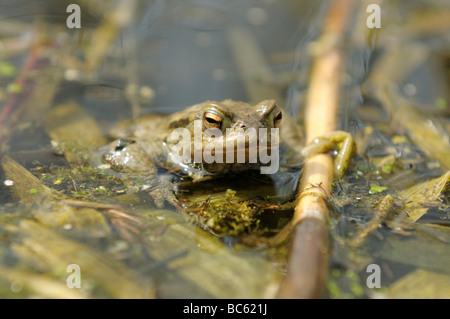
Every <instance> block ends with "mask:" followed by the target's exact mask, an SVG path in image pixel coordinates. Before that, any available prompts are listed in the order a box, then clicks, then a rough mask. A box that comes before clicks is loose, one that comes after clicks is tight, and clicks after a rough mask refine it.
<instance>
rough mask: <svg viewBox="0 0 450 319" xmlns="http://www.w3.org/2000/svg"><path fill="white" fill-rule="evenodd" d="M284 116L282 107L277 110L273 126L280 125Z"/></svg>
mask: <svg viewBox="0 0 450 319" xmlns="http://www.w3.org/2000/svg"><path fill="white" fill-rule="evenodd" d="M282 118H283V114H282V113H281V110H280V109H278V108H277V109H276V110H275V115H274V117H273V126H274V127H278V126H280V123H281V119H282Z"/></svg>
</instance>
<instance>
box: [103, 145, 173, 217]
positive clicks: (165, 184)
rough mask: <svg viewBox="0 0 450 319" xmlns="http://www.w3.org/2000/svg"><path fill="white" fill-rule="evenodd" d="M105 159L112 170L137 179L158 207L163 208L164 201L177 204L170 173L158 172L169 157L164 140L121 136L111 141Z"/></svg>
mask: <svg viewBox="0 0 450 319" xmlns="http://www.w3.org/2000/svg"><path fill="white" fill-rule="evenodd" d="M103 160H104V161H105V162H106V163H108V164H110V165H111V168H112V169H113V170H115V171H117V172H120V173H122V174H125V175H126V176H128V177H132V178H138V179H139V180H140V181H141V182H142V183H143V185H144V186H145V187H144V188H145V189H146V190H147V191H148V193H149V195H150V196H151V197H152V198H153V201H154V203H155V205H156V206H157V207H159V208H161V207H163V206H164V202H165V201H167V202H169V203H170V204H172V205H174V206H178V201H177V199H176V196H175V194H174V184H173V183H172V181H171V176H168V175H161V174H158V167H157V165H156V164H157V163H164V162H165V161H166V160H167V152H166V150H165V149H164V145H163V143H162V142H161V141H158V140H155V141H144V140H139V139H125V138H120V139H118V140H115V141H114V142H112V143H111V144H110V146H109V147H108V150H107V151H106V152H105V154H104V155H103Z"/></svg>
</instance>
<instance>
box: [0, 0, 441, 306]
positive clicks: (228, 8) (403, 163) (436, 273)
mask: <svg viewBox="0 0 450 319" xmlns="http://www.w3.org/2000/svg"><path fill="white" fill-rule="evenodd" d="M71 2H72V1H50V0H46V1H44V0H42V1H24V0H16V1H1V2H0V112H1V113H0V126H1V127H0V143H1V144H0V147H1V149H0V151H1V157H2V171H1V173H0V177H1V183H0V202H1V207H0V235H1V236H0V297H1V298H34V297H37V298H276V297H277V292H278V290H279V289H280V287H281V286H282V284H283V280H284V279H285V276H286V265H287V262H288V254H289V253H290V252H289V243H290V240H291V237H290V236H288V237H287V238H286V239H285V240H284V241H282V242H281V243H278V244H276V245H275V244H273V243H272V242H271V241H270V238H273V237H272V236H276V235H277V234H280V233H283V232H284V230H286V229H287V228H285V227H287V225H289V221H290V220H291V219H292V216H293V210H294V206H295V195H296V192H297V183H298V180H299V178H300V174H301V165H299V164H301V163H298V162H296V163H294V164H295V165H290V166H285V167H283V168H282V169H281V171H280V172H279V174H276V175H275V176H262V175H261V174H258V173H255V172H249V173H248V172H238V173H235V174H230V175H226V176H224V177H223V178H221V179H219V180H213V181H205V182H200V183H196V184H192V183H190V182H189V181H188V179H182V182H181V183H180V184H177V185H178V188H177V191H178V192H177V197H178V199H179V200H180V205H179V207H174V206H172V205H170V204H167V203H166V205H165V206H164V207H157V206H156V205H155V204H154V203H153V201H152V197H151V196H149V193H148V185H147V184H148V183H149V180H146V179H145V176H142V175H137V176H129V175H126V176H124V175H121V174H117V172H113V171H112V170H111V169H110V168H109V167H108V165H107V164H108V163H105V162H101V161H100V160H99V156H100V155H101V152H100V151H99V150H101V149H102V147H104V146H105V145H107V144H108V143H109V142H110V141H111V140H113V138H112V137H111V136H110V134H109V132H110V131H111V129H112V128H114V127H115V125H117V123H119V122H120V121H122V120H126V119H129V118H135V119H136V118H140V117H143V116H147V115H148V114H163V115H170V114H173V113H174V112H178V111H181V110H183V109H185V108H186V107H188V106H191V105H195V104H198V103H201V102H203V101H206V100H215V101H222V100H224V99H233V100H236V101H243V102H247V103H250V104H256V103H258V102H259V101H262V100H265V99H275V100H276V101H277V105H278V106H279V107H280V108H281V109H282V110H283V112H284V114H286V115H291V116H292V118H293V119H294V120H295V121H297V122H298V124H299V125H300V126H302V125H303V124H304V123H303V122H302V121H303V119H304V116H303V115H304V108H305V104H306V103H305V101H306V98H307V94H308V88H309V86H308V85H309V75H310V73H311V72H312V68H311V65H312V59H313V56H312V53H313V52H314V48H316V50H317V43H316V42H315V41H316V40H317V38H318V37H319V36H320V34H321V30H322V25H323V23H324V18H325V13H326V12H327V10H328V8H329V3H328V2H327V1H294V0H292V1H291V0H283V1H281V0H265V1H245V2H242V1H234V0H233V1H227V2H226V3H225V2H222V1H214V0H189V1H181V0H173V1H165V0H154V1H131V0H130V1H100V0H99V1H79V2H77V3H78V4H79V9H80V28H69V27H68V21H72V22H73V21H76V17H75V16H71V14H72V13H73V11H70V10H69V12H67V7H68V6H69V4H71ZM369 4H371V2H370V1H368V2H367V3H366V2H364V1H362V2H360V3H359V5H358V7H357V8H356V9H355V11H354V12H353V14H352V19H351V23H350V28H349V31H348V34H347V36H348V38H347V39H346V40H345V41H344V40H343V42H342V46H341V49H342V52H343V56H344V64H345V65H344V67H343V72H342V78H341V79H340V80H341V82H342V84H341V85H340V87H341V91H340V100H339V107H340V109H339V123H338V127H339V128H340V129H341V130H345V131H348V132H350V133H351V134H352V135H353V137H354V139H355V144H356V149H357V150H356V152H355V153H354V154H353V155H354V156H353V160H352V162H351V164H350V166H349V167H348V169H347V171H346V173H345V174H344V176H343V177H342V178H336V179H335V182H334V183H333V193H332V196H331V197H330V198H329V204H330V205H329V206H330V209H331V214H330V217H329V220H328V226H329V233H330V238H331V248H330V250H329V257H330V258H329V261H330V263H329V265H328V271H327V273H328V278H327V281H326V283H325V286H326V287H325V291H326V293H325V295H324V297H326V298H449V297H450V295H449V291H450V290H449V289H448V287H449V285H450V273H449V267H448V265H449V262H450V260H449V258H450V254H449V253H448V251H449V249H448V244H449V242H450V230H449V228H448V226H449V225H450V223H449V212H450V211H449V208H448V180H449V176H448V170H449V169H450V161H449V159H450V157H449V156H448V155H450V154H449V153H450V138H449V128H450V125H449V117H448V116H449V111H448V108H449V101H450V93H449V92H450V90H449V87H450V84H449V83H450V34H449V32H448V30H449V27H450V5H449V4H448V3H447V1H439V0H435V1H383V2H380V4H379V8H380V9H381V15H380V19H381V20H380V21H381V27H380V28H378V29H376V28H375V29H370V28H369V27H368V26H367V23H366V22H367V18H368V16H369V14H370V13H368V12H367V11H366V8H367V6H368V5H369ZM73 19H75V20H73ZM315 45H316V46H315ZM330 98H331V97H330ZM318 120H320V119H318ZM161 121H162V122H164V119H163V120H161ZM281 139H283V136H281ZM159 174H160V175H164V176H168V175H170V176H173V175H176V176H177V177H178V178H179V177H180V176H179V175H177V172H176V171H175V172H174V171H173V170H165V171H161V172H159ZM305 258H307V256H306V257H305ZM74 269H75V270H74ZM77 271H78V272H77ZM77 273H81V274H82V276H81V281H78V279H79V278H78V277H76V275H77ZM378 275H379V276H378ZM376 276H378V277H376ZM77 283H80V284H81V288H80V289H68V286H71V285H72V286H73V285H77Z"/></svg>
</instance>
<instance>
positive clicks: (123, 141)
mask: <svg viewBox="0 0 450 319" xmlns="http://www.w3.org/2000/svg"><path fill="white" fill-rule="evenodd" d="M133 143H136V141H133V140H129V139H125V138H121V139H119V140H118V141H117V144H116V148H115V151H121V150H123V149H124V148H125V147H127V146H128V145H130V144H133Z"/></svg>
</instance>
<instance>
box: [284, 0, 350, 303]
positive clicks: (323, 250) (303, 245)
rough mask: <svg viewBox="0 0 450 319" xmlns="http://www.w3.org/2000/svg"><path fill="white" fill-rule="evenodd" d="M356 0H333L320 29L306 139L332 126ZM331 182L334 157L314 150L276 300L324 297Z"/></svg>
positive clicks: (303, 185)
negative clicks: (343, 45)
mask: <svg viewBox="0 0 450 319" xmlns="http://www.w3.org/2000/svg"><path fill="white" fill-rule="evenodd" d="M355 7H356V1H353V0H339V1H333V2H332V4H331V7H330V9H329V11H328V15H327V16H326V18H325V24H324V28H323V33H322V36H321V37H320V39H319V40H318V41H317V43H315V46H314V52H313V53H314V60H313V67H312V70H311V79H310V87H309V93H308V98H307V101H306V103H307V104H306V115H305V124H306V125H305V127H306V142H307V143H310V142H312V141H313V140H314V139H315V138H317V137H319V136H323V135H326V134H327V133H330V132H332V131H335V130H336V123H337V110H338V103H339V90H340V78H341V73H342V70H343V56H342V52H341V50H340V47H339V45H340V42H341V39H342V36H343V34H344V31H345V29H346V25H347V23H348V21H349V20H350V19H351V18H352V16H353V10H354V8H355ZM332 182H333V159H332V157H331V156H330V155H328V154H318V155H314V156H312V157H310V158H308V159H307V160H306V162H305V166H304V171H303V175H302V179H301V182H300V189H299V195H298V203H297V206H296V208H295V213H294V218H293V221H292V223H293V225H294V237H293V240H292V243H291V248H290V254H289V260H288V265H287V275H286V278H285V282H284V285H283V286H282V287H281V289H280V292H279V295H278V297H279V298H308V299H309V298H321V297H324V292H325V289H324V288H325V283H326V279H327V273H328V250H329V242H328V225H327V219H328V207H327V198H328V197H329V196H330V191H331V183H332Z"/></svg>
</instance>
